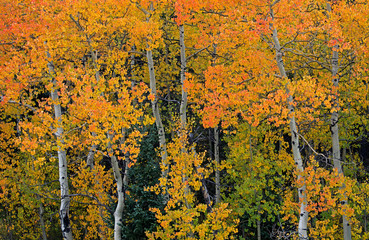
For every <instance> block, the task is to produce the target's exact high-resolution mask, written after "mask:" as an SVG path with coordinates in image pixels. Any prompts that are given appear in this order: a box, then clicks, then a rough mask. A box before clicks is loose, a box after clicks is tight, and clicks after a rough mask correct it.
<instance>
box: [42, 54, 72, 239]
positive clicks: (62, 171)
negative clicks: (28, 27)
mask: <svg viewBox="0 0 369 240" xmlns="http://www.w3.org/2000/svg"><path fill="white" fill-rule="evenodd" d="M46 56H47V58H48V63H47V66H48V68H49V73H50V75H51V82H52V84H53V90H52V91H51V99H52V101H53V104H54V113H55V114H54V115H55V119H56V120H57V124H58V125H57V131H56V133H55V135H56V137H57V147H58V160H59V182H60V196H61V203H60V212H59V217H60V223H61V231H62V235H63V239H65V240H72V239H73V235H72V228H71V224H70V217H69V207H70V196H69V184H68V163H67V156H66V153H65V150H64V147H63V145H64V139H63V133H64V130H63V127H62V124H63V123H62V111H61V107H60V103H59V95H58V91H57V89H56V88H57V87H56V80H55V78H54V75H55V69H54V64H53V62H52V61H51V56H50V53H49V52H46Z"/></svg>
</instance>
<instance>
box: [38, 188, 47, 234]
mask: <svg viewBox="0 0 369 240" xmlns="http://www.w3.org/2000/svg"><path fill="white" fill-rule="evenodd" d="M37 199H38V200H40V196H39V195H37ZM38 210H39V211H38V213H39V215H40V227H41V231H42V239H43V240H47V236H46V228H45V221H44V213H45V209H44V206H43V205H42V202H41V201H40V206H39V207H38Z"/></svg>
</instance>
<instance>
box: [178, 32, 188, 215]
mask: <svg viewBox="0 0 369 240" xmlns="http://www.w3.org/2000/svg"><path fill="white" fill-rule="evenodd" d="M179 45H180V51H181V54H180V55H181V73H180V75H181V85H182V98H181V105H180V107H179V115H180V119H181V129H180V134H181V137H182V141H183V142H182V149H181V151H182V153H183V154H185V153H186V152H187V151H186V144H187V142H186V141H185V136H183V135H184V134H186V133H185V132H186V127H187V115H186V113H187V91H186V90H185V89H184V81H185V80H186V64H187V62H186V45H185V42H184V27H183V25H180V26H179ZM184 168H185V167H184ZM182 182H183V183H184V184H185V183H186V182H187V176H186V175H185V174H183V176H182ZM184 191H185V205H186V207H187V208H188V209H190V208H191V206H190V204H189V203H188V201H187V196H188V195H189V192H190V188H189V186H188V184H186V185H185V190H184Z"/></svg>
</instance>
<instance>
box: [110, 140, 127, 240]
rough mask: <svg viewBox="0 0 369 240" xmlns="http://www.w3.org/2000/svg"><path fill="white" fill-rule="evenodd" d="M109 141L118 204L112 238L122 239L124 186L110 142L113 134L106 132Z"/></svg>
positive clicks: (115, 239)
mask: <svg viewBox="0 0 369 240" xmlns="http://www.w3.org/2000/svg"><path fill="white" fill-rule="evenodd" d="M108 138H109V143H108V153H109V157H110V160H111V166H112V168H113V173H114V178H115V181H116V182H117V193H118V204H117V207H116V209H115V212H114V240H121V239H122V224H123V222H122V216H123V208H124V186H123V178H122V174H121V172H120V168H119V164H118V160H117V158H116V156H115V155H114V150H113V148H112V145H111V142H110V141H112V139H113V135H112V134H109V133H108Z"/></svg>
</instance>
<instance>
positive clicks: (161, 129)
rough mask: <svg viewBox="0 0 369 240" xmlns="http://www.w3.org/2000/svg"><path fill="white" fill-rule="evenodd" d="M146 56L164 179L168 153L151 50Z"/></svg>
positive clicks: (166, 172) (166, 171)
mask: <svg viewBox="0 0 369 240" xmlns="http://www.w3.org/2000/svg"><path fill="white" fill-rule="evenodd" d="M148 47H149V46H148ZM146 56H147V65H148V67H149V74H150V91H151V94H152V95H153V96H154V97H155V98H154V99H153V100H152V101H151V106H152V112H153V115H154V118H155V124H156V128H157V130H158V135H159V145H160V153H161V160H162V163H163V165H164V167H165V170H164V172H162V177H163V178H164V179H166V178H167V175H168V160H167V159H168V153H167V144H166V140H165V131H164V126H163V122H162V120H161V116H160V112H159V106H158V96H157V93H156V79H155V70H154V60H153V57H152V51H151V50H147V52H146Z"/></svg>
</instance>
